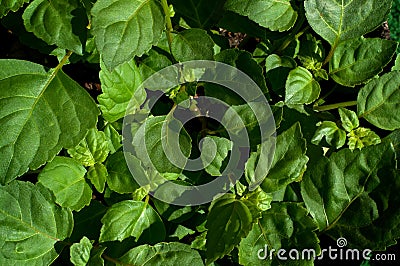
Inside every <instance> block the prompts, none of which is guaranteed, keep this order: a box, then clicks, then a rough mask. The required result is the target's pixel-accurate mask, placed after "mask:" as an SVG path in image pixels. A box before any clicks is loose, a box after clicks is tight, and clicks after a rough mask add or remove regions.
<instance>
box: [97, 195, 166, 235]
mask: <svg viewBox="0 0 400 266" xmlns="http://www.w3.org/2000/svg"><path fill="white" fill-rule="evenodd" d="M101 222H102V223H103V226H102V228H101V232H100V239H99V241H100V242H106V241H115V240H118V241H122V240H124V239H125V238H128V237H131V236H133V237H135V239H136V240H138V239H139V237H140V236H141V235H142V234H143V233H144V232H146V234H147V235H149V236H150V237H151V239H152V240H153V241H154V242H159V241H162V240H163V239H164V237H165V227H164V224H163V222H162V220H161V218H160V216H158V214H157V212H156V211H154V210H153V208H152V207H151V206H150V205H149V204H148V203H145V202H142V201H133V200H125V201H121V202H119V203H116V204H114V205H112V206H111V208H109V209H108V210H107V213H106V214H105V215H104V217H103V218H102V219H101Z"/></svg>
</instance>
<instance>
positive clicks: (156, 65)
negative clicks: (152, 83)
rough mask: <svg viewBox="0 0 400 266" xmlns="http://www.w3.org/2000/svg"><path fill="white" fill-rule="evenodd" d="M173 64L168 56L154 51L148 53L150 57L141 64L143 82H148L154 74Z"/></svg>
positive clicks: (145, 58)
mask: <svg viewBox="0 0 400 266" xmlns="http://www.w3.org/2000/svg"><path fill="white" fill-rule="evenodd" d="M171 64H172V62H171V60H170V59H169V58H168V57H167V56H165V55H163V54H162V53H159V52H157V51H156V50H154V49H152V50H150V51H149V52H148V55H147V56H146V57H144V59H143V61H141V62H140V65H139V71H140V74H141V76H142V78H143V80H146V79H147V78H149V77H150V76H151V75H153V74H154V73H156V72H158V71H160V70H161V69H163V68H166V67H168V66H170V65H171Z"/></svg>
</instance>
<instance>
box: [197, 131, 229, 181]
mask: <svg viewBox="0 0 400 266" xmlns="http://www.w3.org/2000/svg"><path fill="white" fill-rule="evenodd" d="M230 150H232V141H230V140H229V139H226V138H219V137H216V136H208V137H205V138H204V139H203V142H202V146H201V160H202V162H203V165H204V166H205V170H206V172H207V173H209V174H210V175H212V176H220V175H221V166H222V162H223V161H224V160H225V158H226V156H227V155H228V152H229V151H230Z"/></svg>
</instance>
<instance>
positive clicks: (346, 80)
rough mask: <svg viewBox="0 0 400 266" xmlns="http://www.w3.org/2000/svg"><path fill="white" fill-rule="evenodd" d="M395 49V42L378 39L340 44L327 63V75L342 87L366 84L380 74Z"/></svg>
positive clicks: (362, 39)
mask: <svg viewBox="0 0 400 266" xmlns="http://www.w3.org/2000/svg"><path fill="white" fill-rule="evenodd" d="M396 49H397V42H394V41H388V40H383V39H378V38H375V39H366V38H363V37H361V38H358V39H352V40H348V41H344V42H341V43H340V44H339V45H338V46H337V48H336V50H335V53H334V54H333V57H332V60H331V61H330V62H329V75H330V76H331V77H332V78H333V80H334V81H336V82H337V83H339V84H341V85H344V86H351V87H354V86H355V85H359V84H362V83H366V82H367V81H368V80H369V79H371V78H373V77H374V76H375V75H377V74H379V73H380V72H382V70H383V68H384V67H385V66H386V65H387V64H388V63H389V62H390V60H391V59H392V57H393V55H394V54H395V53H396Z"/></svg>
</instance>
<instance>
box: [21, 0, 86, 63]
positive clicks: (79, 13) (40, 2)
mask: <svg viewBox="0 0 400 266" xmlns="http://www.w3.org/2000/svg"><path fill="white" fill-rule="evenodd" d="M22 17H23V19H24V25H25V28H26V29H27V30H28V31H30V32H33V34H35V36H36V37H38V38H40V39H42V40H44V41H45V42H46V43H48V44H55V45H57V46H58V47H60V48H64V49H68V50H71V51H73V52H75V53H77V54H80V55H81V54H82V53H83V52H84V51H83V44H84V43H85V42H86V30H87V29H86V26H87V24H88V19H87V17H86V13H85V10H84V9H83V6H82V5H81V3H80V1H78V0H70V1H65V0H51V1H48V0H34V1H32V3H30V4H29V6H28V7H27V8H26V9H25V12H24V14H23V16H22Z"/></svg>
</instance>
